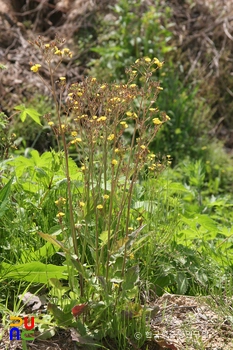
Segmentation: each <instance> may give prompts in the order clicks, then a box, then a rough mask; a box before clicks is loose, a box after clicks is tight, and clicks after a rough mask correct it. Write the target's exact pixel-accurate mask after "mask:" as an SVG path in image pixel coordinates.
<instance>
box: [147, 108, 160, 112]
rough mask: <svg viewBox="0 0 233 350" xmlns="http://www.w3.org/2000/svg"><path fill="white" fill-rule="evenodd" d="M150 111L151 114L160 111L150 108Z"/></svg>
mask: <svg viewBox="0 0 233 350" xmlns="http://www.w3.org/2000/svg"><path fill="white" fill-rule="evenodd" d="M149 111H150V112H158V111H159V110H158V108H149Z"/></svg>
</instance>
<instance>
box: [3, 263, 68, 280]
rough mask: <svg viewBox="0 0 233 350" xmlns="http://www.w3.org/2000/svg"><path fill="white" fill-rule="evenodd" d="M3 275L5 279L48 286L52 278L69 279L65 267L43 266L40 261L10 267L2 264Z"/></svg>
mask: <svg viewBox="0 0 233 350" xmlns="http://www.w3.org/2000/svg"><path fill="white" fill-rule="evenodd" d="M1 268H2V270H1V274H2V275H4V278H5V279H14V280H18V279H20V280H23V281H28V282H34V283H44V284H47V283H48V280H49V279H50V278H54V277H55V278H58V279H60V278H63V279H67V276H66V274H65V272H66V271H67V268H66V267H65V266H56V265H51V264H48V265H46V264H43V263H41V262H39V261H33V262H30V263H26V264H16V265H13V266H12V265H10V264H7V263H4V262H3V263H2V264H1Z"/></svg>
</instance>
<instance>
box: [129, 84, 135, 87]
mask: <svg viewBox="0 0 233 350" xmlns="http://www.w3.org/2000/svg"><path fill="white" fill-rule="evenodd" d="M129 87H130V88H135V87H137V85H136V84H131V85H130V86H129Z"/></svg>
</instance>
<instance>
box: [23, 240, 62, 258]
mask: <svg viewBox="0 0 233 350" xmlns="http://www.w3.org/2000/svg"><path fill="white" fill-rule="evenodd" d="M59 248H60V247H57V246H55V245H54V244H52V243H50V242H46V243H45V245H43V247H41V248H40V249H38V250H36V251H35V252H30V253H28V251H27V252H26V251H25V252H23V253H22V254H21V258H20V261H21V262H23V263H25V262H28V261H32V260H34V261H38V260H40V259H42V258H45V257H46V258H49V257H51V256H53V255H54V254H55V253H56V252H57V251H58V250H59Z"/></svg>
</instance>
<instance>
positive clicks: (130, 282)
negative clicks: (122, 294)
mask: <svg viewBox="0 0 233 350" xmlns="http://www.w3.org/2000/svg"><path fill="white" fill-rule="evenodd" d="M138 279H139V266H138V265H135V266H132V267H130V268H129V269H128V270H127V272H126V274H125V276H124V282H123V283H122V289H123V290H124V291H126V290H130V289H133V288H134V285H135V283H136V282H137V281H138Z"/></svg>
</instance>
